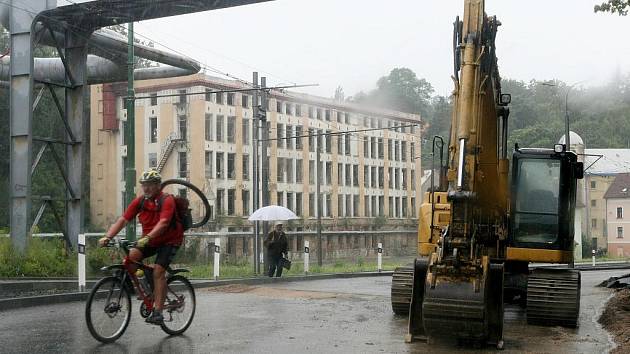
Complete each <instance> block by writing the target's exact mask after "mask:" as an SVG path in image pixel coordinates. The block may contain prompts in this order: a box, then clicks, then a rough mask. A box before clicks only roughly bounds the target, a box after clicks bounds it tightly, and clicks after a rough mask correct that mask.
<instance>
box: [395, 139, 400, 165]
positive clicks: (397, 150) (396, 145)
mask: <svg viewBox="0 0 630 354" xmlns="http://www.w3.org/2000/svg"><path fill="white" fill-rule="evenodd" d="M394 160H396V161H400V148H399V144H398V140H396V141H394Z"/></svg>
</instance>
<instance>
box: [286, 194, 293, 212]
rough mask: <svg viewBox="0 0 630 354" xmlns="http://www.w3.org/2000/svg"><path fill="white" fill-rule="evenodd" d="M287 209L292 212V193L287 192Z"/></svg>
mask: <svg viewBox="0 0 630 354" xmlns="http://www.w3.org/2000/svg"><path fill="white" fill-rule="evenodd" d="M287 209H289V210H291V211H293V209H294V208H293V193H291V192H287Z"/></svg>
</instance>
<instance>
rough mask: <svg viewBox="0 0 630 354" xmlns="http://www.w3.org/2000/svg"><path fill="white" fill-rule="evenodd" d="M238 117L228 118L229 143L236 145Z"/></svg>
mask: <svg viewBox="0 0 630 354" xmlns="http://www.w3.org/2000/svg"><path fill="white" fill-rule="evenodd" d="M235 125H236V117H228V120H227V142H228V143H234V142H235V138H236V127H235Z"/></svg>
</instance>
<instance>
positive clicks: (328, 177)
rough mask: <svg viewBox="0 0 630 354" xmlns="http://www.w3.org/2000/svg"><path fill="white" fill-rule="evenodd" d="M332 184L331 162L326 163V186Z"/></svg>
mask: <svg viewBox="0 0 630 354" xmlns="http://www.w3.org/2000/svg"><path fill="white" fill-rule="evenodd" d="M331 183H332V162H330V161H327V162H326V184H327V185H330V184H331Z"/></svg>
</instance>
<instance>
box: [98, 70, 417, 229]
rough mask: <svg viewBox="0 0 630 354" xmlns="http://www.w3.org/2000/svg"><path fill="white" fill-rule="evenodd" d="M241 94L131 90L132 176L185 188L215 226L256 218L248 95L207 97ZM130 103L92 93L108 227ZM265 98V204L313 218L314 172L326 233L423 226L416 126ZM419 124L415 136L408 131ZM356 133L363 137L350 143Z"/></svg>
mask: <svg viewBox="0 0 630 354" xmlns="http://www.w3.org/2000/svg"><path fill="white" fill-rule="evenodd" d="M246 87H247V86H244V85H243V84H241V83H238V82H236V81H231V80H222V79H218V78H213V77H209V76H206V75H204V74H198V75H192V76H188V77H181V78H170V79H159V80H147V81H141V82H136V97H137V99H136V102H135V114H136V116H135V146H136V152H135V161H136V170H137V171H138V173H139V172H140V171H142V170H145V169H148V168H158V169H160V170H161V173H162V175H163V177H164V178H165V179H166V178H183V179H187V180H189V181H190V182H192V183H193V184H195V185H196V186H198V187H200V188H201V189H202V190H203V191H204V193H205V194H206V196H207V197H208V199H209V200H210V202H211V205H212V209H213V210H212V213H213V219H214V220H218V219H229V220H231V221H230V222H232V224H231V225H232V226H238V225H243V221H242V219H243V218H245V217H247V216H248V215H250V213H251V212H252V211H253V210H252V209H253V182H252V181H253V172H254V171H253V144H254V136H253V135H254V134H253V131H254V129H253V128H254V126H253V124H254V121H255V120H254V119H253V110H252V95H251V93H250V92H223V93H214V92H212V91H216V90H233V89H243V88H246ZM191 93H198V94H194V95H190V94H191ZM125 95H126V92H125V87H124V86H123V85H116V84H113V85H112V84H109V85H107V84H106V85H95V86H93V87H92V92H91V100H92V105H91V141H92V143H91V151H90V159H91V164H90V169H91V171H90V172H91V174H90V179H91V184H90V193H91V194H90V213H91V220H92V222H93V224H95V225H98V226H101V227H105V226H106V225H107V224H109V223H111V222H112V221H114V220H115V219H116V217H117V216H118V215H120V213H121V212H122V208H123V200H124V198H123V194H124V173H123V172H124V171H123V170H124V169H123V166H124V163H125V159H127V158H128V156H127V155H126V141H125V137H124V130H125V128H126V114H125V110H124V104H123V102H124V100H123V97H124V96H125ZM163 95H171V96H168V97H161V96H163ZM268 97H269V99H268V102H267V107H266V110H267V122H268V126H267V129H268V131H269V138H271V139H273V140H270V141H269V143H268V156H269V170H268V171H263V172H262V173H265V174H266V175H267V176H268V179H269V183H268V187H269V192H270V194H269V196H270V204H276V205H283V206H285V207H287V208H289V209H291V210H293V211H294V212H295V213H296V214H297V215H298V216H300V217H301V218H303V220H308V219H310V218H314V217H315V216H316V195H315V190H316V185H315V183H316V181H317V179H318V178H317V175H316V171H317V170H319V171H320V172H319V174H320V175H319V179H320V181H321V183H320V186H321V189H320V190H321V197H322V209H323V210H322V217H323V218H325V222H326V223H327V224H329V225H333V226H334V225H337V226H340V225H344V226H348V224H350V223H352V224H354V226H357V227H361V226H368V225H370V223H371V222H372V220H373V219H375V218H377V217H379V216H381V219H382V217H386V218H388V219H389V220H390V221H392V222H394V223H396V222H397V221H398V222H399V223H403V222H405V221H406V220H415V219H416V215H417V211H416V209H417V208H419V203H420V200H421V194H420V177H421V171H422V170H421V166H420V159H419V158H416V157H419V156H420V148H421V147H420V124H421V121H420V116H418V115H414V114H407V113H401V112H394V111H386V110H380V109H372V108H366V107H363V106H360V105H356V104H350V103H345V102H341V103H340V102H336V101H334V100H331V99H326V98H321V97H316V96H311V95H305V94H300V93H295V92H286V93H281V92H275V91H271V93H270V95H269V96H268ZM412 124H415V125H417V126H416V127H402V126H407V125H412ZM397 127H398V128H397ZM387 128H392V129H387ZM357 130H363V131H361V132H354V133H348V134H343V132H352V131H357ZM366 130H367V131H366ZM329 133H332V134H333V135H326V134H329ZM335 133H341V134H339V135H336V134H335ZM300 136H302V137H301V138H299V137H300ZM317 144H319V146H320V147H321V150H320V151H321V159H320V161H317V160H316V150H315V148H316V146H317ZM175 192H177V191H175ZM195 204H196V203H195V202H193V209H196V210H197V212H198V211H199V209H200V205H195ZM197 204H198V203H197ZM226 217H227V218H226ZM237 219H241V220H240V221H237ZM223 226H230V224H224V225H223Z"/></svg>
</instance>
